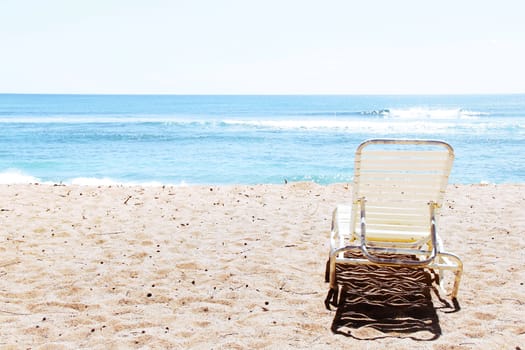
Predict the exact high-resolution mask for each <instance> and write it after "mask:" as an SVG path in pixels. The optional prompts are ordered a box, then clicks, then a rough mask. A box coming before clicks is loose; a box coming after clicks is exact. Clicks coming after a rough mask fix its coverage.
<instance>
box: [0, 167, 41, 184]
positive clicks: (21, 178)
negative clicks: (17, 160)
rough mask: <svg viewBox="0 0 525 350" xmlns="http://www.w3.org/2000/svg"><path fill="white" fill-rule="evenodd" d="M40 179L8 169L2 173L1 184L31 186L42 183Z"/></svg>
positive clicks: (0, 175) (0, 176)
mask: <svg viewBox="0 0 525 350" xmlns="http://www.w3.org/2000/svg"><path fill="white" fill-rule="evenodd" d="M40 182H41V181H40V179H38V178H36V177H34V176H31V175H27V174H25V173H23V172H22V171H20V170H18V169H7V170H5V171H3V172H1V173H0V184H3V185H9V184H31V183H40Z"/></svg>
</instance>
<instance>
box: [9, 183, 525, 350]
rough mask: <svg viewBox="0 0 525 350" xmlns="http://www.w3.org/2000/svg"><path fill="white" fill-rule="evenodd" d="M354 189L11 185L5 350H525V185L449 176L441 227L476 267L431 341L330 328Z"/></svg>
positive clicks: (441, 315)
mask: <svg viewBox="0 0 525 350" xmlns="http://www.w3.org/2000/svg"><path fill="white" fill-rule="evenodd" d="M349 186H350V185H349V184H346V183H342V184H332V185H317V184H315V183H310V182H291V183H288V184H286V185H284V184H283V185H221V186H215V185H209V186H206V185H188V186H163V185H160V186H158V187H157V186H153V187H142V186H123V185H108V186H103V185H97V186H85V185H58V184H56V185H45V184H39V185H34V184H33V185H21V184H12V185H0V198H2V201H1V202H0V203H1V204H0V210H1V211H0V217H2V241H1V242H0V320H1V321H2V322H3V323H4V324H11V326H10V327H2V329H1V330H0V347H3V348H19V347H22V346H33V347H36V348H41V347H46V346H51V347H54V348H64V349H69V348H79V347H88V348H108V347H109V348H112V347H116V348H119V347H125V348H139V347H151V348H314V349H322V348H326V347H328V346H336V347H338V348H341V347H343V346H347V347H348V346H350V347H352V346H355V347H368V348H378V349H379V348H384V347H385V346H387V345H388V346H389V347H390V348H392V349H404V348H407V347H409V346H410V347H414V346H416V347H418V348H423V349H440V350H445V349H449V350H452V349H479V348H481V349H492V348H498V347H499V348H509V349H515V348H517V347H521V348H523V345H524V344H525V324H524V323H523V321H522V315H523V314H525V286H524V283H525V272H524V271H523V269H522V266H523V261H524V260H525V255H524V254H525V243H524V240H523V237H525V218H524V217H523V214H522V211H523V207H524V206H525V184H496V185H495V184H471V185H454V184H451V185H449V187H448V189H447V193H446V196H445V202H444V205H443V209H442V212H441V215H440V219H439V226H438V230H439V232H440V233H441V235H442V236H443V239H444V243H445V247H446V248H447V250H449V251H451V252H453V253H456V254H458V255H459V256H460V258H461V259H462V260H463V262H464V264H465V269H464V276H463V279H462V282H461V285H460V288H459V295H458V300H459V303H460V306H461V310H460V311H458V312H455V313H447V312H446V311H448V310H447V308H446V307H443V303H442V302H441V301H440V300H438V299H435V298H434V299H433V300H432V303H433V305H434V306H433V307H434V311H435V314H436V315H437V318H436V320H437V321H435V322H438V326H439V329H440V332H441V333H440V334H439V335H438V336H437V338H436V339H435V340H432V341H428V337H427V334H422V333H425V332H419V333H418V332H409V333H408V334H404V333H402V332H401V333H399V332H398V333H395V334H394V335H393V334H391V333H378V332H377V331H376V330H373V329H370V327H365V328H363V329H359V330H352V332H353V333H351V334H352V335H353V336H356V335H359V336H360V337H364V338H365V340H357V339H355V338H354V337H353V336H344V335H337V334H334V333H333V332H332V331H331V326H332V324H333V322H334V320H335V318H336V317H337V313H336V312H335V311H327V310H326V309H325V308H324V304H323V301H324V298H325V296H326V293H327V291H328V285H327V284H326V283H324V269H325V262H326V257H327V255H328V243H327V242H328V233H329V229H330V220H331V212H332V210H333V208H334V207H335V205H336V204H337V203H340V202H344V201H348V200H350V195H351V192H350V188H349ZM427 333H428V332H427ZM410 337H412V338H416V339H418V338H421V340H427V341H423V342H416V341H414V340H413V339H411V338H410ZM369 338H370V339H369Z"/></svg>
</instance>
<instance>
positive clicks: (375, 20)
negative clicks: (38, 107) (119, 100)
mask: <svg viewBox="0 0 525 350" xmlns="http://www.w3.org/2000/svg"><path fill="white" fill-rule="evenodd" d="M0 93H101V94H106V93H132V94H134V93H146V94H411V93H416V94H436V93H437V94H449V93H450V94H457V93H525V1H523V0H490V1H489V0H477V1H475V0H439V1H438V0H436V1H426V0H316V1H314V0H260V1H259V0H253V1H250V0H244V1H243V0H141V1H139V0H0Z"/></svg>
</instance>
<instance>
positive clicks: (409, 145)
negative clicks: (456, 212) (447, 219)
mask: <svg viewBox="0 0 525 350" xmlns="http://www.w3.org/2000/svg"><path fill="white" fill-rule="evenodd" d="M453 159H454V151H453V149H452V147H451V146H450V145H449V144H447V143H445V142H442V141H433V140H390V139H388V140H387V139H376V140H368V141H365V142H363V143H362V144H361V145H360V146H359V147H358V148H357V151H356V154H355V171H354V181H353V186H352V202H351V203H350V204H349V205H338V206H337V208H336V209H335V210H334V212H333V217H332V228H331V233H330V258H329V261H328V266H327V279H328V281H329V282H330V291H329V293H328V296H327V299H326V301H325V303H326V307H327V308H330V304H332V305H334V306H337V305H338V298H339V296H338V294H339V286H338V281H337V276H336V265H338V264H356V265H363V264H364V265H386V266H399V267H412V268H426V269H430V270H432V271H434V272H437V275H436V276H437V280H438V281H439V282H440V287H441V290H442V291H444V283H443V272H444V271H447V270H449V271H453V272H454V274H455V279H454V285H453V288H452V292H451V297H452V300H453V302H454V305H457V299H456V296H457V293H458V287H459V282H460V278H461V273H462V270H463V264H462V262H461V260H460V259H459V258H458V257H457V256H456V255H454V254H451V253H447V252H445V251H444V250H443V245H442V242H441V240H440V238H439V236H438V234H437V230H436V219H437V216H438V214H439V210H440V208H441V204H442V202H443V196H444V193H445V189H446V186H447V183H448V176H449V173H450V170H451V167H452V162H453ZM328 281H327V282H328Z"/></svg>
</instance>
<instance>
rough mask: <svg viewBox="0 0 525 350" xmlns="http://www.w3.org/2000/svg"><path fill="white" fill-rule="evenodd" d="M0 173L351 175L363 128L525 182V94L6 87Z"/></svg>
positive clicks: (9, 178) (171, 177)
mask: <svg viewBox="0 0 525 350" xmlns="http://www.w3.org/2000/svg"><path fill="white" fill-rule="evenodd" d="M0 128H1V129H0V130H1V131H0V182H2V183H16V182H51V183H59V182H63V183H81V184H103V183H106V184H108V183H124V184H175V185H177V184H233V183H240V184H256V183H283V182H284V181H285V180H287V181H304V180H306V181H315V182H318V183H321V184H327V183H334V182H346V181H350V180H351V178H352V171H353V153H354V151H355V148H356V147H357V146H358V145H359V143H361V142H362V141H364V140H365V139H368V138H377V137H379V138H433V139H442V140H445V141H447V142H449V143H450V144H451V145H452V146H453V147H454V149H455V154H456V160H455V163H454V167H453V171H452V175H451V182H453V183H479V182H494V183H508V182H525V95H465V96H169V95H160V96H158V95H17V94H0Z"/></svg>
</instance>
